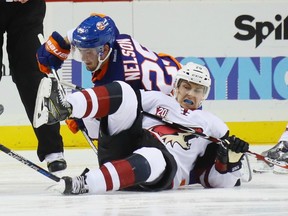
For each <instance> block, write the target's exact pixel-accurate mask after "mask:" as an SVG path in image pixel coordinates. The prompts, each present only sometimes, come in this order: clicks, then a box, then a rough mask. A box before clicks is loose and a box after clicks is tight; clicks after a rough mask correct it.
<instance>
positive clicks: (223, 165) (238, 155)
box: [215, 135, 249, 173]
mask: <svg viewBox="0 0 288 216" xmlns="http://www.w3.org/2000/svg"><path fill="white" fill-rule="evenodd" d="M248 149H249V144H248V143H247V142H245V141H244V140H241V139H240V138H237V137H235V136H234V135H233V136H230V137H228V138H227V139H225V140H224V141H223V145H220V146H219V147H218V150H217V156H216V161H215V168H216V170H217V171H218V172H220V173H227V172H234V171H237V170H239V169H241V166H242V164H241V159H242V157H243V153H245V152H247V151H248Z"/></svg>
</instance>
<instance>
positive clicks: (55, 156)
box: [45, 152, 67, 175]
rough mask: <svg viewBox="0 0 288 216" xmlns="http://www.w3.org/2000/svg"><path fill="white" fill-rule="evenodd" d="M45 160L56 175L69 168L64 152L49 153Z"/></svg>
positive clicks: (50, 170)
mask: <svg viewBox="0 0 288 216" xmlns="http://www.w3.org/2000/svg"><path fill="white" fill-rule="evenodd" d="M45 161H46V162H47V167H48V170H49V172H51V173H54V174H55V175H61V174H62V173H61V172H62V171H64V170H65V169H66V168H67V163H66V161H65V159H64V155H63V152H58V153H51V154H48V155H46V157H45Z"/></svg>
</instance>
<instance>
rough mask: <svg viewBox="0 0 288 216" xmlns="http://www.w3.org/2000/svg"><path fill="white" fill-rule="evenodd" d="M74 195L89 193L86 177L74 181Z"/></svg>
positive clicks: (79, 177) (78, 177)
mask: <svg viewBox="0 0 288 216" xmlns="http://www.w3.org/2000/svg"><path fill="white" fill-rule="evenodd" d="M72 184H73V186H72V188H73V190H72V193H73V194H83V193H87V192H88V188H87V185H86V184H85V177H84V176H77V177H75V178H74V179H73V181H72Z"/></svg>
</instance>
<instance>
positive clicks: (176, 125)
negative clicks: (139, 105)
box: [142, 111, 288, 169]
mask: <svg viewBox="0 0 288 216" xmlns="http://www.w3.org/2000/svg"><path fill="white" fill-rule="evenodd" d="M142 113H143V114H144V115H145V116H148V117H150V118H154V119H156V120H159V121H162V122H164V123H165V124H167V125H169V126H171V127H173V128H176V129H181V130H184V131H186V132H190V133H192V134H193V135H195V136H197V137H201V138H203V139H207V140H209V141H211V142H215V143H218V144H222V142H223V141H222V140H221V139H219V138H215V137H211V136H208V135H206V134H204V133H200V132H197V131H195V130H194V129H192V128H189V127H185V126H183V125H180V124H177V123H175V122H171V121H169V120H167V119H165V118H161V117H160V116H156V115H153V114H151V113H148V112H145V111H142ZM222 145H223V144H222ZM245 154H247V155H249V156H252V157H255V158H256V159H258V160H262V161H264V162H266V163H268V164H273V165H276V166H279V167H282V168H285V169H288V165H287V163H285V162H284V163H283V162H282V163H281V162H279V161H277V160H275V159H271V158H268V157H264V156H263V155H261V154H257V153H255V152H251V151H247V152H245Z"/></svg>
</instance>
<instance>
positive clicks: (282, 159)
mask: <svg viewBox="0 0 288 216" xmlns="http://www.w3.org/2000/svg"><path fill="white" fill-rule="evenodd" d="M261 155H263V156H265V157H268V158H270V159H273V160H277V162H279V164H282V165H286V163H287V162H288V142H287V141H280V142H279V143H277V144H276V145H275V146H273V147H272V148H271V149H268V150H266V151H264V152H262V153H261ZM257 165H258V167H257V168H255V169H254V170H253V171H254V172H255V173H267V172H272V171H273V173H277V174H286V173H288V170H287V169H285V168H281V167H280V166H276V165H273V164H269V163H265V162H263V161H257Z"/></svg>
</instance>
